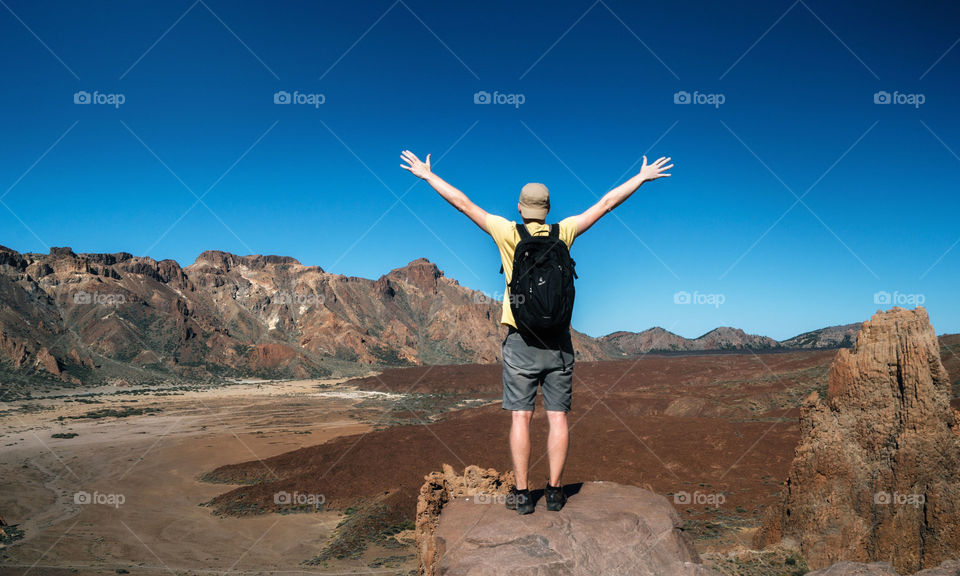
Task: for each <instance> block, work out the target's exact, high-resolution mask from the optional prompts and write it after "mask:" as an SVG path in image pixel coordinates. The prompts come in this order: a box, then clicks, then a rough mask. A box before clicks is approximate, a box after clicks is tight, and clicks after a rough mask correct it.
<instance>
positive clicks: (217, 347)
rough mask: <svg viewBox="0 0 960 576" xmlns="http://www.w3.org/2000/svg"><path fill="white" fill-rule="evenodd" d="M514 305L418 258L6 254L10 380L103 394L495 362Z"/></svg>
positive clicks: (618, 348)
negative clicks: (369, 270) (344, 267)
mask: <svg viewBox="0 0 960 576" xmlns="http://www.w3.org/2000/svg"><path fill="white" fill-rule="evenodd" d="M499 317H500V302H499V301H497V300H493V299H491V298H490V297H488V296H487V295H485V294H484V293H483V292H479V291H475V290H471V289H469V288H466V287H464V286H461V285H460V284H459V283H458V282H457V281H456V280H453V279H450V278H447V277H445V276H444V275H443V272H441V271H440V270H439V269H438V268H437V266H436V265H435V264H433V263H431V262H429V261H428V260H425V259H418V260H414V261H413V262H410V263H409V264H407V265H406V266H403V267H401V268H397V269H395V270H392V271H390V272H389V273H387V274H385V275H383V276H381V277H380V278H378V279H377V280H371V279H365V278H355V277H348V276H343V275H340V274H335V273H329V272H326V271H324V270H323V269H322V268H320V267H319V266H304V265H303V264H301V263H300V262H298V261H297V260H295V259H293V258H290V257H285V256H261V255H253V256H238V255H235V254H230V253H227V252H220V251H207V252H203V253H202V254H200V256H199V257H198V258H197V259H196V261H195V262H194V263H193V264H191V265H189V266H186V267H181V266H180V265H179V264H178V263H177V262H175V261H173V260H161V261H156V260H154V259H152V258H148V257H138V256H133V255H132V254H129V253H125V252H121V253H115V254H75V253H74V252H73V251H72V250H71V249H70V248H52V249H51V250H50V252H49V254H37V253H23V254H21V253H19V252H16V251H14V250H11V249H9V248H5V247H3V246H0V377H2V378H3V380H4V381H5V382H7V383H21V384H25V383H29V382H36V381H37V380H46V381H51V382H55V383H73V384H80V383H83V384H100V383H119V384H123V383H133V382H155V381H161V380H170V379H173V380H186V381H194V380H213V379H217V378H225V377H233V378H240V377H261V378H289V377H324V376H331V375H352V374H359V373H363V372H367V371H369V370H371V369H375V368H378V367H381V366H397V365H413V364H452V363H495V362H498V361H499V351H500V341H501V339H502V338H503V335H504V332H503V329H502V328H501V327H500V326H499ZM859 327H860V325H859V324H849V325H845V326H836V327H830V328H824V329H822V330H817V331H814V332H809V333H806V334H801V335H799V336H796V337H794V338H791V339H789V340H784V341H782V342H778V341H776V340H773V339H771V338H768V337H765V336H757V335H752V334H746V333H745V332H743V331H742V330H739V329H736V328H729V327H721V328H717V329H715V330H712V331H710V332H708V333H706V334H704V335H703V336H700V337H699V338H694V339H687V338H683V337H681V336H678V335H676V334H673V333H671V332H668V331H666V330H664V329H662V328H658V327H657V328H651V329H649V330H645V331H643V332H615V333H613V334H609V335H607V336H603V337H601V338H592V337H590V336H587V335H585V334H582V333H580V332H577V331H575V330H574V331H573V339H574V347H575V349H576V353H577V359H578V360H581V361H590V360H605V359H613V358H624V357H630V356H636V355H638V354H644V353H647V352H651V351H655V352H661V351H662V352H696V351H713V350H764V351H767V350H775V349H782V348H835V347H842V346H850V345H852V343H853V339H854V337H855V335H856V333H857V331H858V330H859Z"/></svg>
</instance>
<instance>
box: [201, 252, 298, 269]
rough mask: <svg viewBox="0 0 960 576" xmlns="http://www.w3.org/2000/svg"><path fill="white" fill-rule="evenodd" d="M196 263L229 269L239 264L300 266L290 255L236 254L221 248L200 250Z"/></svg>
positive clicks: (255, 266) (260, 266) (261, 266)
mask: <svg viewBox="0 0 960 576" xmlns="http://www.w3.org/2000/svg"><path fill="white" fill-rule="evenodd" d="M198 264H210V265H212V266H216V267H218V268H224V269H227V270H229V269H230V268H233V267H234V266H238V265H241V264H242V265H244V266H248V267H250V268H266V267H267V266H276V265H293V266H300V261H299V260H297V259H296V258H293V257H290V256H274V255H261V254H251V255H248V256H238V255H237V254H232V253H230V252H224V251H222V250H206V251H204V252H201V253H200V255H199V256H197V259H196V260H195V261H194V262H193V265H194V266H196V265H198Z"/></svg>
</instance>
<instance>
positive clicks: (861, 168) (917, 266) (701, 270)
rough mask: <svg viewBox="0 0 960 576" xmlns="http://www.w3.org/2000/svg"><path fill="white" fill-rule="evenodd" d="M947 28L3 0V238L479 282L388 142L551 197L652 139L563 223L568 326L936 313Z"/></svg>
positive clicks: (490, 274)
mask: <svg viewBox="0 0 960 576" xmlns="http://www.w3.org/2000/svg"><path fill="white" fill-rule="evenodd" d="M958 35H960V5H958V4H957V3H953V2H939V1H929V2H876V1H851V2H847V1H844V2H830V1H825V0H797V1H793V0H784V1H757V2H735V3H726V2H723V3H718V2H625V1H621V0H597V1H593V0H586V1H583V2H561V3H550V2H537V3H523V2H519V3H518V2H507V1H503V2H472V3H459V2H457V3H451V2H427V1H422V0H396V1H394V0H382V1H381V0H369V1H368V0H363V1H359V2H339V1H338V2H325V1H316V2H314V1H309V2H236V1H223V0H200V1H194V0H170V1H163V2H141V1H138V2H86V1H70V2H47V1H42V0H41V1H33V0H2V1H0V54H2V56H3V57H2V59H0V81H2V87H3V89H2V90H0V203H2V204H0V244H3V245H5V246H8V247H10V248H13V249H15V250H18V251H21V252H46V251H47V250H48V249H49V247H51V246H71V247H72V248H73V249H74V251H76V252H117V251H126V252H131V253H134V254H137V255H148V256H150V257H153V258H156V259H158V260H159V259H164V258H173V259H175V260H177V261H179V262H180V263H181V264H183V265H187V264H189V263H191V262H192V261H193V260H194V259H195V258H196V257H197V255H198V254H199V253H200V252H202V251H204V250H209V249H219V250H225V251H230V252H234V253H238V254H250V253H258V254H281V255H289V256H293V257H295V258H297V259H299V260H300V261H301V262H303V263H304V264H311V265H319V266H322V267H323V268H324V269H326V270H327V271H330V272H336V273H342V274H347V275H355V276H363V277H368V278H376V277H378V276H380V275H381V274H383V273H385V272H387V271H389V270H390V269H392V268H396V267H399V266H402V265H404V264H406V263H407V262H409V261H411V260H413V259H416V258H419V257H426V258H429V259H430V260H432V261H434V262H436V263H437V264H438V265H439V266H440V268H441V269H442V270H443V271H444V272H445V273H446V275H447V276H449V277H452V278H456V279H458V280H459V281H460V282H461V284H464V285H466V286H469V287H471V288H475V289H479V290H484V291H486V292H488V293H491V294H496V293H499V292H500V291H502V286H503V279H502V277H501V276H500V275H499V274H498V273H497V271H498V268H499V262H498V257H497V253H496V248H495V247H494V245H493V242H492V241H491V240H490V239H489V237H487V236H486V235H485V234H484V233H483V232H482V231H480V230H479V229H478V228H476V227H475V226H474V225H473V224H472V223H470V222H469V220H467V219H466V218H465V217H463V216H462V215H460V214H458V213H457V212H456V211H455V210H453V209H452V208H450V207H449V206H448V205H446V204H445V203H444V201H443V200H442V199H441V198H440V197H439V196H437V195H436V194H435V193H434V192H433V190H432V189H431V188H430V187H429V186H428V185H427V184H426V183H424V182H421V181H419V180H417V179H416V178H414V177H413V176H412V175H411V174H409V173H408V172H406V171H404V170H402V169H401V168H400V163H401V162H400V158H399V155H400V151H401V150H403V149H405V148H409V149H411V150H412V151H414V152H415V153H417V154H419V155H420V156H421V158H423V157H424V156H425V155H426V154H427V153H428V152H430V153H432V154H433V168H434V171H435V172H437V173H438V174H440V175H441V176H442V177H444V178H445V179H447V180H448V181H449V182H451V183H452V184H454V185H455V186H458V187H459V188H461V189H462V190H463V191H464V192H466V193H467V194H468V195H469V196H470V197H471V198H472V199H473V200H474V201H475V202H477V203H478V204H479V205H481V206H482V207H484V208H485V209H486V210H487V211H489V212H493V213H499V214H501V215H504V216H507V217H515V216H516V200H517V195H518V194H519V190H520V187H521V186H522V185H523V184H524V183H526V182H528V181H540V182H543V183H545V184H546V185H547V186H548V187H549V188H550V190H551V193H552V198H553V212H552V214H551V218H550V219H553V220H558V219H560V218H562V217H564V216H568V215H571V214H575V213H579V212H580V211H582V210H584V209H585V208H587V207H588V206H589V205H590V204H592V203H593V202H595V201H596V200H597V198H598V197H599V196H600V195H602V194H603V193H604V192H606V191H607V190H609V189H610V188H611V187H612V186H614V185H616V184H618V183H619V182H620V181H622V180H623V179H625V178H627V177H628V176H630V175H632V174H633V173H635V172H636V171H637V170H639V161H640V158H641V156H642V155H643V154H647V155H648V157H650V159H651V160H653V159H654V158H656V157H659V156H662V155H667V156H672V157H673V161H674V163H675V164H676V167H675V168H674V169H673V170H672V172H673V177H672V178H670V179H661V180H658V181H656V182H652V183H649V184H648V185H647V186H645V187H643V188H641V189H640V190H639V191H638V192H637V194H636V195H634V197H632V198H631V199H630V200H628V201H627V202H626V203H625V204H624V205H622V206H621V207H620V208H618V209H617V210H616V211H615V212H614V214H612V215H610V216H607V217H606V218H605V219H604V220H601V222H600V223H598V224H597V225H596V226H595V228H593V229H592V230H591V231H590V232H589V233H587V234H586V235H584V236H582V237H580V238H579V239H578V240H577V242H576V244H575V245H574V250H573V256H574V258H575V259H576V260H577V263H578V272H579V275H580V280H579V282H578V285H577V289H578V300H577V307H576V312H575V315H574V327H575V328H578V329H580V330H582V331H585V332H587V333H588V334H591V335H594V336H599V335H602V334H606V333H609V332H611V331H615V330H643V329H646V328H649V327H651V326H655V325H659V326H662V327H664V328H667V329H669V330H671V331H673V332H676V333H678V334H681V335H683V336H686V337H696V336H699V335H700V334H702V333H704V332H706V331H708V330H710V329H712V328H714V327H716V326H719V325H731V326H737V327H741V328H743V329H745V330H747V331H748V332H753V333H762V334H766V335H769V336H772V337H774V338H777V339H782V338H787V337H790V336H793V335H795V334H798V333H800V332H804V331H807V330H811V329H815V328H819V327H822V326H826V325H831V324H841V323H848V322H856V321H861V320H864V319H867V318H868V317H869V316H870V315H871V314H872V313H873V312H874V311H875V310H877V309H878V308H887V307H888V304H886V303H885V302H886V301H885V300H884V298H885V297H884V296H883V293H888V294H889V295H890V296H889V299H888V300H887V301H889V302H890V303H896V302H897V301H899V302H900V303H903V304H906V305H908V306H910V307H912V304H913V303H915V302H921V301H922V302H923V303H924V305H925V306H926V307H927V308H928V310H929V311H930V315H931V319H932V321H933V324H934V327H935V328H936V329H937V332H938V333H948V332H960V305H958V295H957V294H958V290H957V289H958V286H960V272H958V271H960V245H958V240H960V226H958V214H960V196H958V185H957V183H958V180H960V157H958V155H957V152H958V151H960V114H958V113H957V112H958V104H957V102H958V78H960V74H958V68H960V46H958V45H957V42H958ZM280 91H284V92H288V93H289V94H290V95H291V98H293V97H294V93H295V92H299V95H300V97H301V100H304V101H306V100H310V98H308V97H307V96H305V95H311V94H320V95H322V97H316V98H314V99H313V100H312V101H313V102H320V101H321V100H322V103H316V104H311V103H306V102H305V103H302V104H298V103H291V104H282V103H281V104H276V103H275V95H276V94H277V93H278V92H280ZM480 91H485V92H488V93H490V94H491V97H493V95H494V93H495V92H496V93H497V96H499V97H500V99H501V100H509V101H512V102H514V103H513V104H510V103H503V104H500V103H489V104H483V103H480V104H478V103H475V95H476V94H477V93H478V92H480ZM881 91H882V92H886V93H889V96H888V97H886V98H888V99H889V100H896V101H895V102H893V103H887V104H884V103H879V104H878V103H875V100H876V99H878V98H879V100H880V101H881V102H883V100H884V98H885V97H884V96H883V94H882V93H881V94H879V95H878V93H880V92H881ZM80 92H86V93H88V94H89V95H90V96H89V98H90V99H99V100H101V101H104V102H106V103H102V104H101V103H90V104H83V103H80V104H77V103H75V98H79V99H80V100H81V102H82V101H83V99H84V97H83V95H82V94H79V95H78V93H80ZM682 92H686V93H689V97H688V99H689V100H697V102H691V103H683V101H684V95H683V94H682ZM111 95H119V96H111ZM118 98H122V100H123V102H122V104H119V106H117V105H116V100H117V99H118ZM280 98H281V100H282V98H283V97H282V95H281V96H280ZM481 100H482V96H481ZM519 100H522V104H519V105H517V104H516V102H517V101H519ZM676 100H679V101H680V102H681V103H676V102H675V101H676ZM920 100H922V103H920V102H919V101H920ZM720 101H722V103H719V104H718V102H720ZM198 197H200V198H202V200H201V201H198ZM398 198H400V199H402V200H398ZM798 198H800V200H798ZM683 293H688V294H689V295H690V300H691V303H688V304H685V303H675V300H680V301H681V302H682V301H683V299H684V296H683ZM878 293H879V298H880V300H879V301H878V300H877V295H878ZM697 302H700V303H697Z"/></svg>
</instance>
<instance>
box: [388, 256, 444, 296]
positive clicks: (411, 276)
mask: <svg viewBox="0 0 960 576" xmlns="http://www.w3.org/2000/svg"><path fill="white" fill-rule="evenodd" d="M386 276H387V277H390V278H396V279H398V280H402V281H405V282H409V283H411V284H414V285H415V286H419V287H421V288H430V289H433V288H436V286H437V280H438V279H439V278H440V277H441V276H443V272H442V271H441V270H440V268H438V267H437V265H436V264H434V263H433V262H431V261H429V260H427V259H426V258H417V259H416V260H414V261H412V262H410V263H409V264H407V265H406V266H403V267H402V268H395V269H393V270H391V271H390V273H389V274H387V275H386Z"/></svg>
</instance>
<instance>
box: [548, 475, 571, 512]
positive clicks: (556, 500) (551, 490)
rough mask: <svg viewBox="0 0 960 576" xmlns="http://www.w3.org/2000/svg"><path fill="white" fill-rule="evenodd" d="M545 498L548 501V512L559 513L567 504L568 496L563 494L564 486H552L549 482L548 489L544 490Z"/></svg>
mask: <svg viewBox="0 0 960 576" xmlns="http://www.w3.org/2000/svg"><path fill="white" fill-rule="evenodd" d="M544 497H545V498H546V500H547V510H550V511H551V512H559V511H560V509H561V508H563V505H564V504H566V503H567V495H566V494H564V492H563V486H551V485H550V483H549V482H547V488H546V490H544Z"/></svg>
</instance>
